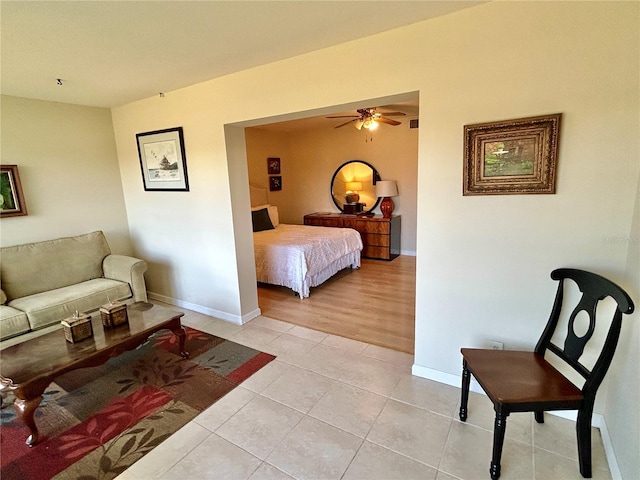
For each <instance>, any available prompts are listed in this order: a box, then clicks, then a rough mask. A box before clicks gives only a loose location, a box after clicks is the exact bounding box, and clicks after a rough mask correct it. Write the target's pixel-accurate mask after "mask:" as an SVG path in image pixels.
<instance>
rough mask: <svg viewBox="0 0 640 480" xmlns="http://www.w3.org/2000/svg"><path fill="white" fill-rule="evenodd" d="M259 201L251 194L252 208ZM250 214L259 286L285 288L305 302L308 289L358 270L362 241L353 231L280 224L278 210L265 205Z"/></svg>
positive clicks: (260, 199) (349, 229) (256, 206)
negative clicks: (343, 271)
mask: <svg viewBox="0 0 640 480" xmlns="http://www.w3.org/2000/svg"><path fill="white" fill-rule="evenodd" d="M253 188H254V187H252V190H253ZM265 197H266V195H265ZM260 201H264V198H261V197H255V196H254V193H253V192H252V205H253V204H257V203H259V202H260ZM251 210H252V212H251V213H252V220H253V227H254V232H253V247H254V254H255V263H256V278H257V280H258V282H261V283H268V284H272V285H280V286H284V287H288V288H291V289H292V290H293V291H294V292H296V293H297V294H298V295H299V296H300V298H306V297H308V296H309V292H310V289H311V287H317V286H318V285H320V284H322V283H323V282H325V281H326V280H328V279H329V278H331V277H332V276H333V275H335V274H336V273H338V272H339V271H340V270H343V269H345V268H349V267H351V268H359V267H360V252H361V251H362V239H361V238H360V234H359V233H358V232H357V231H356V230H353V229H351V228H329V227H311V226H304V225H289V224H282V223H280V222H279V218H278V210H277V207H275V206H273V205H269V204H267V203H263V204H259V205H254V206H252V208H251Z"/></svg>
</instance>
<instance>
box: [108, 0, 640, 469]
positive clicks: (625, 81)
mask: <svg viewBox="0 0 640 480" xmlns="http://www.w3.org/2000/svg"><path fill="white" fill-rule="evenodd" d="M639 8H640V5H639V4H638V3H637V2H491V3H488V4H483V5H481V6H478V7H475V8H471V9H468V10H464V11H461V12H458V13H455V14H452V15H448V16H446V17H441V18H437V19H434V20H431V21H428V22H422V23H418V24H415V25H412V26H409V27H406V28H402V29H398V30H394V31H391V32H388V33H384V34H381V35H376V36H372V37H369V38H367V39H363V40H360V41H355V42H350V43H346V44H342V45H338V46H336V47H332V48H329V49H325V50H321V51H318V52H315V53H312V54H308V55H302V56H299V57H295V58H292V59H289V60H285V61H281V62H276V63H272V64H269V65H265V66H262V67H259V68H255V69H251V70H247V71H243V72H240V73H237V74H234V75H229V76H226V77H222V78H219V79H214V80H211V81H209V82H205V83H202V84H199V85H196V86H193V87H190V88H186V89H182V90H179V91H175V92H168V93H167V94H166V96H165V98H149V99H146V100H143V101H139V102H135V103H132V104H129V105H125V106H122V107H118V108H116V109H114V110H113V112H112V114H113V120H114V128H115V135H116V143H117V151H118V159H119V163H120V170H121V173H122V178H123V190H124V195H125V199H126V204H127V210H128V214H129V221H130V223H129V225H130V230H131V233H132V237H133V239H134V241H135V243H136V245H139V248H140V250H141V251H142V252H143V253H144V258H146V259H147V260H150V262H151V268H150V270H149V274H150V279H149V286H150V290H152V291H153V292H156V293H157V294H159V295H161V296H164V297H165V298H168V299H171V298H173V299H180V301H183V302H186V303H188V304H189V305H193V306H199V308H202V309H204V310H206V311H217V312H223V313H225V314H228V315H229V316H230V317H235V318H243V319H245V318H247V317H248V316H249V315H251V314H253V313H252V312H255V311H256V309H257V295H256V294H255V290H254V291H253V293H252V292H251V290H252V288H253V287H252V286H251V284H252V282H254V281H255V276H253V277H252V276H251V275H250V274H248V273H247V272H250V271H251V266H250V263H251V262H252V261H253V255H252V251H251V240H250V238H251V228H250V221H249V213H248V212H249V195H248V171H247V168H246V167H245V168H244V169H243V168H241V164H242V163H243V162H244V164H245V165H246V154H244V153H243V152H242V151H241V150H242V145H244V135H236V136H235V137H237V138H234V139H229V138H228V139H227V140H225V126H226V125H233V126H234V128H235V127H246V126H255V125H256V124H259V123H268V122H271V121H272V120H271V118H272V117H275V116H281V117H286V116H288V115H295V114H298V112H308V113H309V114H313V113H318V112H320V111H321V110H322V109H325V108H327V107H328V106H338V105H345V104H348V103H350V102H355V101H359V100H361V99H368V98H380V97H385V96H392V95H395V94H399V93H403V92H416V91H417V92H419V94H420V116H421V125H420V127H421V128H420V131H419V134H418V135H419V148H418V174H417V199H418V201H417V205H418V207H417V229H416V232H417V238H416V244H417V286H416V288H417V292H416V293H417V295H416V297H417V304H416V348H415V351H416V354H415V365H414V372H416V373H417V374H420V375H425V376H429V377H431V378H435V379H439V380H442V381H452V382H454V383H455V382H457V381H458V379H459V375H460V354H459V349H460V347H462V346H479V347H481V346H486V345H487V342H488V341H489V340H498V341H502V342H504V344H505V347H506V348H516V347H529V348H530V347H532V346H533V345H534V343H535V340H536V339H537V337H538V336H539V334H540V331H541V329H542V328H543V325H544V323H545V321H546V318H547V315H548V313H549V308H550V301H551V298H553V292H554V289H555V284H554V282H552V281H551V280H550V278H549V272H550V271H551V270H552V269H554V268H556V267H558V266H572V267H582V268H586V269H593V270H597V271H599V272H601V273H603V274H605V275H606V276H608V277H610V278H612V279H613V280H614V281H616V282H618V283H619V284H621V285H622V286H623V287H627V288H629V290H631V291H634V290H635V291H637V285H636V282H637V280H638V278H637V275H636V274H633V273H632V271H631V270H630V269H632V268H636V267H637V262H633V261H632V262H629V261H628V258H629V256H630V254H629V248H628V246H627V245H626V244H625V245H619V244H618V243H616V242H612V241H611V240H610V239H611V238H629V235H630V232H632V218H633V216H634V214H635V215H637V213H638V212H637V210H635V211H634V204H635V197H636V195H637V185H638V173H639V169H640V162H639V158H640V152H639V145H638V111H639V108H640V105H639V101H638V84H639V75H638V70H639V69H638V59H639V58H640V55H639V53H640V52H639V51H638V47H639V46H638V42H637V39H638V35H639V27H638V25H639V22H638V18H639ZM292 21H295V19H292ZM495 25H499V26H500V32H499V34H494V33H493V30H492V29H491V28H489V27H490V26H495ZM371 69H375V75H371V76H369V77H368V78H367V81H366V82H363V81H361V72H363V71H371ZM555 112H562V113H563V126H562V133H561V138H560V158H559V167H558V192H557V194H555V195H511V196H480V197H463V196H462V194H461V190H462V185H461V184H462V156H463V155H462V145H463V139H462V132H463V126H464V125H465V124H470V123H478V122H484V121H491V120H500V119H510V118H519V117H524V116H530V115H539V114H546V113H555ZM307 116H308V115H307ZM178 125H181V126H182V127H183V128H184V132H185V143H186V156H187V163H188V168H189V179H190V184H191V191H190V192H188V193H174V192H171V193H169V192H167V193H158V192H152V193H151V192H144V191H143V189H142V185H141V180H140V173H139V166H138V159H137V152H136V147H135V141H134V139H135V134H136V133H137V132H141V131H150V130H155V129H160V128H168V127H173V126H178ZM228 128H229V127H228ZM238 142H241V144H239V143H238ZM382 173H383V175H385V176H386V172H382ZM232 201H233V203H232ZM636 230H637V229H636ZM243 289H244V290H243ZM239 291H242V292H243V294H242V295H240V294H239ZM634 317H635V318H632V319H630V320H631V321H632V322H633V321H635V322H637V321H638V314H634ZM627 323H628V322H627ZM625 328H626V327H625ZM627 332H629V333H631V332H630V331H629V330H625V332H624V334H625V335H627V334H628V333H627ZM636 333H637V330H636ZM636 346H637V342H636ZM633 348H634V346H633V345H632V346H630V345H628V344H627V345H626V346H623V345H621V351H620V352H619V355H620V356H621V357H625V356H627V355H631V354H632V350H633ZM639 369H640V367H639V366H638V364H637V363H635V364H634V365H629V366H627V369H626V370H625V374H626V375H632V376H633V375H635V376H638V375H639V374H640V370H639ZM606 393H607V392H603V394H604V395H605V396H606ZM634 400H635V401H636V403H637V400H638V398H637V393H636V395H635V397H634ZM618 405H620V406H622V407H624V401H621V400H620V399H618V398H616V397H615V396H613V395H609V396H608V398H607V404H606V408H605V409H604V410H602V409H601V410H600V412H601V413H602V412H605V413H606V420H607V422H608V423H609V422H610V423H611V424H612V425H615V428H614V427H612V429H611V430H612V432H611V434H612V438H614V441H615V442H616V443H620V442H625V441H627V440H628V439H631V441H633V442H635V447H636V452H637V445H638V442H637V439H638V431H639V429H640V427H639V426H638V425H639V424H640V421H639V418H640V417H639V413H638V411H637V409H631V410H629V409H623V408H618ZM625 422H626V426H625V427H624V428H626V429H627V431H625V432H621V431H620V429H621V428H622V427H620V425H622V424H623V423H625ZM618 460H619V461H620V463H621V465H622V467H621V469H622V470H623V471H627V472H636V473H637V471H638V469H639V464H638V462H639V461H638V458H637V456H636V457H632V456H630V455H629V454H628V453H627V452H625V451H622V450H620V455H619V458H618ZM631 478H633V477H631Z"/></svg>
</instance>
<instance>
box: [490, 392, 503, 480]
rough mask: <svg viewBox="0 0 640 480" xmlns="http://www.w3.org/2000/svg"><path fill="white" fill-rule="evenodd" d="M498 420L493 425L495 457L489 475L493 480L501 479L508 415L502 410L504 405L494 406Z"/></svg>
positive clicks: (492, 459)
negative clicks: (501, 463)
mask: <svg viewBox="0 0 640 480" xmlns="http://www.w3.org/2000/svg"><path fill="white" fill-rule="evenodd" d="M494 408H495V411H496V419H495V422H494V425H493V456H492V458H491V467H490V468H489V473H490V474H491V479H492V480H497V479H498V478H499V477H500V459H501V458H502V446H503V445H504V434H505V431H506V429H507V415H508V413H504V411H503V409H502V405H499V404H498V405H495V406H494Z"/></svg>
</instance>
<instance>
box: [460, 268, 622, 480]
mask: <svg viewBox="0 0 640 480" xmlns="http://www.w3.org/2000/svg"><path fill="white" fill-rule="evenodd" d="M551 278H552V279H554V280H559V285H558V290H557V292H556V298H555V302H554V304H553V309H552V311H551V315H550V317H549V321H548V322H547V326H546V328H545V329H544V332H543V333H542V336H541V337H540V339H539V340H538V343H537V345H536V347H535V351H534V352H522V351H509V350H481V349H473V348H463V349H461V352H462V357H463V369H462V400H461V403H460V420H462V421H463V422H464V421H466V419H467V402H468V399H469V382H470V380H471V375H473V376H474V377H475V379H476V380H477V381H478V383H479V384H480V386H481V387H482V388H483V390H484V391H485V392H486V394H487V395H488V397H489V398H490V399H491V401H492V402H493V408H494V410H495V412H496V418H495V424H494V431H493V456H492V459H491V466H490V469H489V473H490V474H491V478H492V479H493V480H496V479H497V478H498V477H500V458H501V456H502V446H503V443H504V434H505V428H506V425H507V417H508V416H509V414H510V413H511V412H534V416H535V419H536V421H537V422H538V423H543V422H544V417H543V414H544V412H545V411H550V410H578V419H577V423H576V433H577V437H578V459H579V464H580V473H581V474H582V476H583V477H585V478H591V416H592V413H593V404H594V401H595V397H596V392H597V390H598V387H599V386H600V384H601V383H602V379H603V378H604V376H605V374H606V372H607V369H608V368H609V365H610V364H611V360H612V358H613V353H614V351H615V348H616V345H617V343H618V337H619V336H620V327H621V324H622V314H623V313H624V314H630V313H632V312H633V308H634V307H633V302H632V301H631V298H630V297H629V295H627V294H626V292H625V291H624V290H622V289H621V288H620V287H618V286H617V285H615V284H614V283H612V282H610V281H609V280H607V279H606V278H603V277H601V276H599V275H596V274H594V273H590V272H585V271H583V270H575V269H569V268H561V269H558V270H554V271H553V272H552V273H551ZM566 279H571V280H573V281H575V283H576V284H577V286H578V288H579V289H580V291H581V292H582V297H581V298H580V300H579V302H578V304H577V306H575V308H574V309H573V311H572V312H571V314H570V316H569V322H568V331H567V335H566V337H565V340H564V346H563V347H559V346H557V345H555V344H553V343H551V338H552V337H553V334H554V332H555V330H556V327H557V326H558V320H559V318H560V312H561V310H562V308H563V291H564V282H565V280H566ZM606 297H612V298H613V299H614V300H615V301H616V302H617V304H618V305H617V308H616V309H615V312H614V314H613V318H612V319H611V320H610V326H609V331H608V334H607V336H606V339H605V340H604V342H603V343H602V346H601V348H600V354H599V356H597V359H596V361H595V363H594V365H593V367H592V369H591V370H589V369H588V368H586V367H585V366H584V365H582V363H580V357H581V356H582V354H583V352H584V349H585V346H586V345H587V343H588V342H589V340H591V337H592V336H593V332H594V330H595V326H596V308H597V306H598V302H599V301H600V300H603V299H604V298H606ZM564 308H565V309H566V308H567V306H566V305H565V307H564ZM566 311H567V312H569V311H571V307H569V309H568V310H566ZM580 312H586V314H588V316H589V326H588V331H587V332H586V334H584V335H582V336H578V335H576V333H575V331H574V321H575V319H576V316H577V315H578V314H579V313H580ZM601 321H603V319H598V322H601ZM590 349H591V347H590ZM547 352H551V353H553V354H555V356H556V357H557V358H559V359H561V360H562V361H564V362H565V363H567V364H568V365H569V366H571V367H572V368H573V369H574V370H576V371H577V372H578V373H579V374H580V375H581V376H582V377H584V379H585V381H584V384H583V386H582V388H579V387H577V386H575V385H574V384H573V383H571V382H570V381H569V380H568V379H567V378H566V377H564V376H563V375H562V374H561V373H560V372H559V371H558V370H556V369H555V368H554V367H553V366H552V365H551V364H550V363H549V362H547V361H546V360H545V358H544V357H545V354H546V353H547Z"/></svg>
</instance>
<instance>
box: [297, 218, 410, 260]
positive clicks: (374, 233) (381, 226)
mask: <svg viewBox="0 0 640 480" xmlns="http://www.w3.org/2000/svg"><path fill="white" fill-rule="evenodd" d="M304 224H305V225H312V226H320V227H334V228H353V229H354V230H357V231H358V232H359V233H360V236H361V237H362V245H363V247H364V248H363V249H362V256H363V257H366V258H375V259H380V260H393V259H394V258H396V257H397V256H398V255H400V225H401V216H400V215H395V216H392V217H391V218H383V217H382V215H374V216H373V217H368V216H363V215H347V214H344V213H310V214H308V215H305V216H304Z"/></svg>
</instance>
